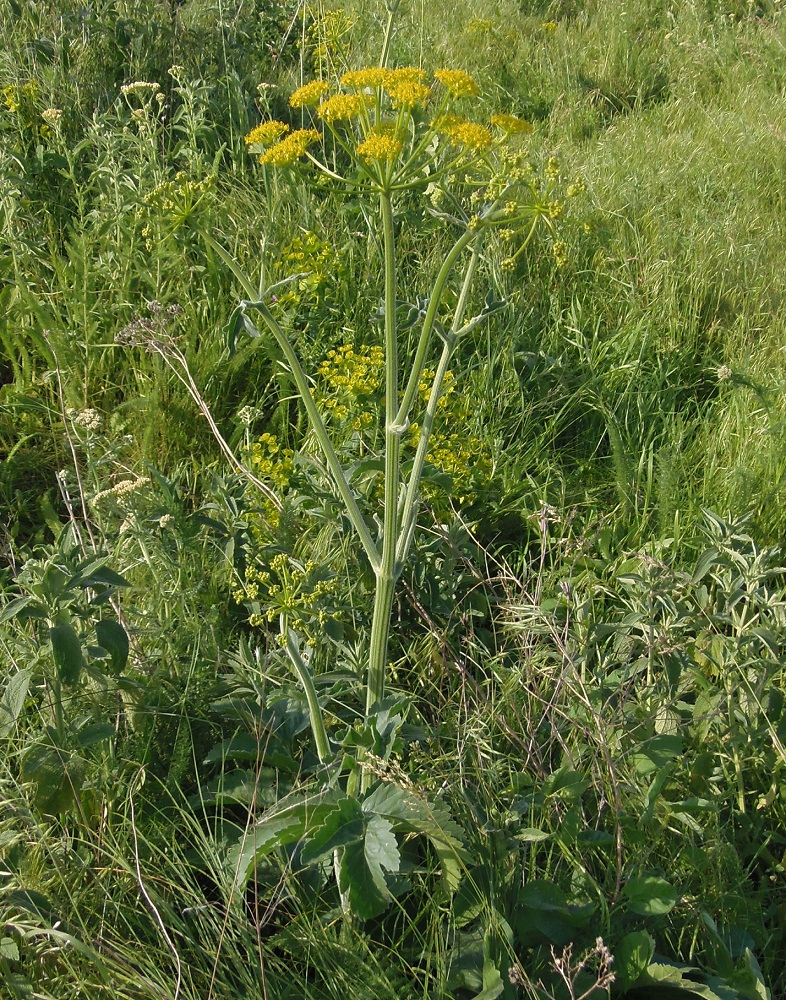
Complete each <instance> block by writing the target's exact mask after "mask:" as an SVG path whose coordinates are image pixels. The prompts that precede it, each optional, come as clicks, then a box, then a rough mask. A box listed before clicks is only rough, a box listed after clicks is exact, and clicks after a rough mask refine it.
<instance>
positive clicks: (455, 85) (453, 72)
mask: <svg viewBox="0 0 786 1000" xmlns="http://www.w3.org/2000/svg"><path fill="white" fill-rule="evenodd" d="M434 76H435V78H436V79H437V80H439V82H440V83H441V84H442V86H443V87H446V88H447V89H448V90H449V91H450V93H451V94H452V95H453V97H477V96H478V94H479V93H480V87H479V86H478V84H477V82H476V81H475V80H473V78H472V77H471V76H470V75H469V73H465V72H464V71H463V70H461V69H438V70H436V71H435V73H434Z"/></svg>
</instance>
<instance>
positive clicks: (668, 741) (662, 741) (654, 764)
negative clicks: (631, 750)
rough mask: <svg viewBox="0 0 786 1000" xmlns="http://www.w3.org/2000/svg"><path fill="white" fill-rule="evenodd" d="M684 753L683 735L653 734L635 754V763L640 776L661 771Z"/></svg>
mask: <svg viewBox="0 0 786 1000" xmlns="http://www.w3.org/2000/svg"><path fill="white" fill-rule="evenodd" d="M681 754H682V737H681V736H676V735H662V736H653V737H651V738H650V739H648V740H645V741H644V742H643V743H642V744H641V746H640V747H639V751H638V753H635V754H634V755H633V765H634V767H635V768H636V774H637V775H638V776H639V777H640V778H644V777H647V776H648V775H650V774H652V773H653V771H659V770H660V769H661V768H663V767H665V766H666V765H667V764H668V763H669V762H670V761H672V760H674V758H675V757H679V756H680V755H681Z"/></svg>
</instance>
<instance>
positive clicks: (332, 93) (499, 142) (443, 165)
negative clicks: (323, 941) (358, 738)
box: [205, 0, 562, 788]
mask: <svg viewBox="0 0 786 1000" xmlns="http://www.w3.org/2000/svg"><path fill="white" fill-rule="evenodd" d="M396 6H397V2H396V0H393V2H392V4H391V11H394V10H395V7H396ZM391 23H392V22H391ZM388 27H389V28H390V25H389V26H388ZM388 45H389V30H388V33H387V35H386V42H385V46H384V50H383V58H382V60H381V63H382V65H380V66H378V67H367V68H364V69H360V70H354V71H351V72H349V73H346V74H345V75H344V76H343V77H342V78H341V81H340V85H339V87H338V88H335V87H333V86H331V85H330V84H328V82H326V81H322V80H316V81H311V82H310V83H306V84H304V85H303V86H302V87H299V88H298V89H297V90H296V91H295V92H294V93H293V94H292V96H291V98H290V104H291V105H292V107H293V108H296V109H297V110H298V112H299V115H298V117H300V115H302V114H306V115H307V114H311V115H312V118H313V122H312V124H313V127H311V128H299V129H296V130H294V131H292V130H291V127H290V125H289V124H288V123H286V122H276V121H268V122H262V123H260V124H259V125H258V126H257V127H256V128H255V129H254V130H253V131H252V132H251V133H250V134H249V136H247V138H246V143H247V147H248V149H249V151H250V152H251V153H252V154H254V155H257V156H258V157H259V160H260V161H261V163H262V164H264V165H266V166H270V167H273V168H276V169H279V170H308V169H316V170H318V171H321V172H322V173H323V174H324V175H325V176H326V177H328V178H330V179H332V180H333V181H336V182H338V183H340V184H341V187H342V189H343V190H344V191H348V192H351V193H352V194H353V196H355V197H359V198H362V199H364V200H365V201H366V202H367V203H368V205H369V212H370V213H371V212H376V213H377V214H376V218H377V220H378V222H377V225H378V231H381V235H382V247H383V258H384V259H383V289H382V307H381V309H380V314H379V316H380V319H381V320H382V329H383V338H384V359H385V376H384V389H385V405H384V428H383V432H384V487H383V497H384V502H383V503H384V505H383V513H382V528H381V537H380V538H379V539H378V540H375V539H374V538H373V537H372V534H371V531H370V528H369V525H368V521H367V519H366V517H364V514H363V511H362V510H361V502H360V500H359V498H358V497H357V496H356V495H355V494H354V493H353V490H352V487H351V484H350V481H349V479H348V477H347V475H346V474H345V472H344V469H343V468H342V465H341V462H340V460H339V457H338V454H337V451H336V448H335V447H334V444H333V442H332V440H331V437H330V434H329V432H328V429H327V425H326V424H325V421H324V420H323V418H322V415H321V414H320V411H319V406H318V405H317V402H316V400H315V398H314V396H313V394H312V391H311V387H310V382H309V378H308V376H307V374H306V372H305V370H304V369H303V366H302V364H301V362H300V360H299V358H298V356H297V352H296V351H295V349H294V347H293V345H292V343H291V342H290V340H289V338H288V337H287V335H286V333H285V332H284V330H283V329H282V328H281V326H280V325H279V323H278V321H277V319H276V317H275V314H274V310H273V309H272V308H271V305H270V304H269V303H270V302H271V294H270V293H271V291H272V290H271V289H268V290H267V293H266V294H260V293H259V292H258V291H257V292H255V290H254V288H253V286H252V285H251V283H250V282H249V281H248V279H247V278H245V277H244V275H243V274H242V272H240V270H239V268H238V267H237V264H236V263H235V262H234V261H233V260H232V258H231V256H230V255H229V254H228V253H227V252H226V251H225V250H223V248H221V247H220V245H219V244H218V243H217V242H216V241H215V240H214V239H213V238H212V237H210V236H208V235H206V236H205V238H206V240H207V241H208V243H209V244H210V245H211V246H212V247H213V248H214V249H215V250H216V252H217V253H219V254H220V256H221V257H222V259H223V260H225V262H226V263H227V264H228V266H229V267H230V268H231V269H232V270H233V272H234V273H235V275H236V276H237V278H238V280H239V281H240V283H241V285H242V287H243V288H244V290H245V292H246V294H247V295H248V299H247V300H246V301H244V302H243V303H241V306H240V313H241V314H242V320H243V326H244V327H245V328H246V330H248V331H249V332H251V333H254V332H255V328H254V326H253V322H252V321H251V320H250V318H249V315H248V313H249V311H254V312H256V314H257V315H259V316H260V317H261V319H262V321H263V322H264V324H265V325H266V326H267V328H268V329H269V330H270V332H271V333H272V335H273V337H274V338H275V340H276V342H277V343H278V345H279V347H280V349H281V351H282V353H283V355H284V358H285V359H286V363H287V365H288V367H289V369H290V371H291V372H292V376H293V379H294V382H295V385H296V387H297V391H298V393H299V395H300V397H301V399H302V401H303V405H304V407H305V410H306V414H307V416H308V419H309V422H310V424H311V427H312V430H313V432H314V435H315V437H316V439H317V441H318V443H319V446H320V448H321V450H322V452H323V454H324V457H325V461H326V465H327V468H328V470H329V472H330V474H331V477H332V479H333V482H334V484H335V487H336V490H337V492H338V493H339V495H340V496H341V498H342V500H343V502H344V505H345V507H346V511H347V515H348V517H349V520H350V522H351V523H352V526H353V528H354V530H355V533H356V535H357V537H358V540H359V541H360V544H361V545H362V548H363V550H364V552H365V555H366V558H367V560H368V562H369V565H370V567H371V569H372V570H373V572H374V576H375V593H374V606H373V615H372V623H371V634H370V640H369V648H368V669H367V685H366V698H365V712H366V717H367V719H368V718H371V717H372V716H373V715H374V713H375V712H376V710H377V708H378V707H379V705H380V703H381V702H382V700H383V698H384V696H385V679H386V670H387V657H388V644H389V636H390V625H391V615H392V608H393V601H394V597H395V590H396V584H397V582H398V580H399V578H400V576H401V573H402V571H403V569H404V566H405V564H406V562H407V559H408V557H409V555H410V551H411V548H412V542H413V539H414V535H415V531H416V528H417V521H418V510H419V496H420V483H421V478H422V476H423V472H424V468H425V463H426V459H427V455H428V448H429V441H430V438H431V435H432V431H433V429H434V425H435V421H436V418H437V413H438V404H439V401H440V397H441V395H442V393H443V389H444V387H445V381H446V377H447V375H448V368H449V365H450V361H451V357H452V355H453V353H454V351H455V348H456V345H457V344H458V343H459V341H460V340H461V338H462V337H463V336H466V335H467V334H468V333H469V332H470V331H472V330H473V329H475V328H476V327H477V326H478V325H479V324H481V323H484V322H486V320H487V319H488V317H489V316H490V314H491V313H492V312H493V311H494V310H495V309H497V308H499V307H501V306H502V305H504V304H505V303H504V300H502V299H496V298H495V297H494V295H492V294H491V293H489V295H487V296H486V300H485V305H484V306H483V308H482V309H481V310H480V312H478V313H477V314H476V315H474V316H470V317H469V318H467V316H468V313H469V310H470V306H471V303H472V300H473V296H472V292H473V288H474V285H475V282H476V278H477V276H478V270H479V267H480V263H481V260H482V255H483V248H484V245H485V242H486V240H487V238H488V237H489V235H491V234H493V233H494V232H495V231H496V230H501V231H502V233H501V235H502V236H503V237H504V238H505V239H506V240H507V241H509V242H511V241H513V240H515V239H516V238H517V237H516V234H517V233H520V234H521V238H520V239H519V242H518V247H517V249H516V250H515V252H514V253H513V254H512V255H511V256H509V257H508V258H507V259H506V260H504V261H503V262H502V270H503V271H504V270H506V269H513V268H514V267H515V266H516V263H515V262H516V259H517V257H518V256H519V255H520V254H521V253H522V252H523V251H524V249H525V248H526V246H527V244H528V243H529V241H530V240H531V238H532V235H533V233H534V232H535V228H536V226H537V224H538V223H539V222H541V221H542V222H544V223H545V224H547V225H548V226H550V227H552V228H553V226H554V220H556V219H557V218H558V217H559V215H560V213H561V210H562V206H561V203H560V202H558V201H557V200H556V199H555V197H554V191H555V188H556V185H557V183H558V180H559V168H558V166H556V165H555V163H554V161H549V163H548V164H547V165H546V168H545V170H544V171H543V172H542V175H541V174H540V173H539V172H538V171H537V170H535V169H534V167H533V166H532V165H531V164H530V163H529V162H528V160H527V158H526V155H525V150H524V148H523V145H522V144H523V142H524V141H525V140H526V136H527V134H528V132H529V131H530V130H531V127H530V126H529V124H528V123H527V122H526V121H524V120H523V119H520V118H517V117H516V116H515V115H512V114H507V113H505V114H498V115H492V117H491V119H490V121H488V122H480V121H472V120H468V119H467V118H465V117H464V116H463V114H460V113H459V112H460V111H461V110H462V109H463V106H464V105H465V104H466V103H468V102H471V101H473V100H474V98H475V97H476V96H477V94H478V92H479V87H478V84H477V83H476V81H475V80H473V79H472V77H470V76H469V75H468V74H467V73H464V72H463V71H462V70H459V69H441V70H437V71H436V72H435V74H434V78H433V80H432V81H431V82H429V81H428V79H427V76H426V73H425V72H424V71H423V70H421V69H419V68H415V67H400V68H397V69H388V68H386V65H385V63H386V61H387V49H388ZM328 139H329V140H330V143H329V146H328V149H330V150H331V153H330V155H328V151H327V150H325V142H326V140H328ZM336 153H338V154H339V155H336ZM328 164H329V165H328ZM417 191H420V192H421V193H422V195H423V199H424V200H423V204H424V207H425V209H426V210H427V211H428V212H431V213H432V214H433V215H436V216H437V217H440V218H442V219H443V220H444V221H445V222H446V224H447V225H448V226H449V227H451V228H453V229H454V230H458V235H457V236H456V238H455V241H454V242H453V245H452V246H451V248H450V250H449V251H448V252H447V253H446V255H445V257H444V259H443V261H442V264H441V266H440V268H439V271H438V273H437V275H436V278H435V279H434V281H433V283H432V287H431V290H430V294H429V295H428V296H427V297H424V298H419V299H417V305H410V306H409V309H410V319H411V316H413V315H414V316H416V320H415V323H416V327H417V325H418V324H419V332H418V336H417V344H416V346H415V350H414V352H413V354H412V356H411V358H403V359H402V358H400V357H399V352H400V342H399V330H398V328H397V325H398V309H399V307H400V305H401V301H400V299H399V293H400V289H399V288H398V287H397V284H398V273H397V250H396V211H397V204H398V200H399V198H400V197H401V195H402V194H403V193H407V195H408V196H410V197H411V195H412V193H413V192H417ZM462 261H465V264H464V267H463V273H462V277H461V279H460V284H459V287H458V294H457V299H456V305H455V306H454V308H453V311H452V315H451V317H450V322H449V323H448V324H447V328H445V327H444V326H443V324H442V321H441V317H442V315H443V307H444V299H445V292H446V290H447V289H448V287H449V286H450V285H451V280H452V277H453V275H454V272H455V270H456V269H457V268H458V267H459V265H460V263H461V262H462ZM408 326H409V327H412V323H411V322H410V323H408ZM435 341H439V342H440V343H441V347H440V348H438V350H437V351H435ZM437 354H438V358H436V357H435V355H437ZM402 360H403V362H404V364H403V366H402V363H401V362H402ZM433 364H435V366H436V367H435V374H434V378H433V381H432V384H431V388H430V392H429V395H428V400H427V403H426V407H425V413H423V415H422V416H421V418H420V425H419V433H418V441H417V447H416V451H415V456H414V459H413V461H412V465H411V468H409V471H408V472H407V474H406V475H404V472H403V468H402V446H403V439H404V436H405V435H406V434H407V432H408V430H409V428H410V426H411V420H412V416H413V413H414V410H415V407H416V405H418V402H419V388H420V387H421V385H422V380H423V376H424V373H425V371H426V368H427V366H429V365H433ZM402 367H403V371H402ZM400 376H402V377H403V391H401V389H400V385H399V378H400ZM282 640H283V644H284V646H285V648H286V649H287V651H288V653H289V655H290V659H291V661H292V665H293V669H294V671H295V673H296V674H297V676H298V678H299V679H300V681H301V683H302V685H303V687H304V690H305V693H306V697H307V701H308V705H309V712H310V715H311V723H312V729H313V731H314V736H315V740H316V744H317V750H318V754H319V757H320V759H321V760H323V761H324V760H326V759H327V758H328V756H329V752H330V748H329V743H328V739H327V735H326V731H325V726H324V720H323V719H322V717H321V709H320V706H319V701H318V699H317V696H316V688H315V685H314V683H313V677H312V676H311V674H310V673H309V668H308V666H307V664H306V663H305V662H304V661H303V659H302V658H301V656H300V652H299V647H298V645H297V642H296V641H295V639H294V638H293V636H292V633H291V630H290V629H289V628H288V626H287V623H286V622H282ZM361 763H362V760H361ZM372 777H373V776H372V775H371V773H370V772H366V773H364V774H363V777H362V786H363V788H367V787H368V785H369V783H370V781H371V780H372ZM355 779H356V773H355V778H353V781H354V780H355Z"/></svg>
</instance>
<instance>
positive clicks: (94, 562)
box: [66, 556, 131, 590]
mask: <svg viewBox="0 0 786 1000" xmlns="http://www.w3.org/2000/svg"><path fill="white" fill-rule="evenodd" d="M102 586H103V587H130V586H131V584H130V583H129V582H128V580H126V579H125V577H122V576H121V575H120V574H119V573H116V572H115V571H114V570H113V569H110V568H109V567H108V566H107V565H106V557H105V556H94V557H92V558H90V559H88V560H86V561H85V562H83V563H82V564H81V565H80V566H79V567H78V569H77V571H76V573H74V575H73V576H72V577H71V578H70V580H68V582H67V584H66V589H67V590H73V589H74V588H75V587H82V588H85V587H102Z"/></svg>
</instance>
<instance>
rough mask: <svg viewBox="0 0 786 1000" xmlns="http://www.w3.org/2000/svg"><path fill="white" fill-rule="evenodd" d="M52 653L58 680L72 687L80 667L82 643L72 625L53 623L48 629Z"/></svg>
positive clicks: (76, 679) (77, 677)
mask: <svg viewBox="0 0 786 1000" xmlns="http://www.w3.org/2000/svg"><path fill="white" fill-rule="evenodd" d="M49 638H50V640H51V642H52V654H53V655H54V658H55V666H56V667H57V673H58V675H59V677H60V680H61V681H62V683H63V684H65V685H66V686H67V687H74V685H75V684H76V683H77V681H78V680H79V672H80V670H81V669H82V643H81V642H80V641H79V636H78V635H77V634H76V632H75V631H74V629H73V626H72V625H68V624H63V625H55V626H54V628H50V629H49Z"/></svg>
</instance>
